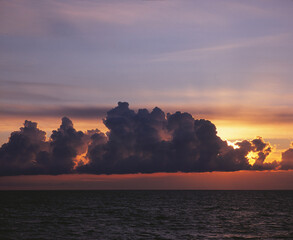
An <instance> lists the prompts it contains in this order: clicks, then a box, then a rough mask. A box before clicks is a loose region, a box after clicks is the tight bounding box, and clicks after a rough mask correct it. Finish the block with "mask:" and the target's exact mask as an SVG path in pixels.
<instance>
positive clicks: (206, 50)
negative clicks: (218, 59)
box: [151, 33, 290, 62]
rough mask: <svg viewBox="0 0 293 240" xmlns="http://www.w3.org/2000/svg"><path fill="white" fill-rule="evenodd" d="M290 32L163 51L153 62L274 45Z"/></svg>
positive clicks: (200, 57) (201, 56)
mask: <svg viewBox="0 0 293 240" xmlns="http://www.w3.org/2000/svg"><path fill="white" fill-rule="evenodd" d="M289 36H290V34H287V33H283V34H278V35H267V36H261V37H253V38H248V39H238V40H237V41H234V42H230V43H223V44H220V45H214V46H206V47H200V48H192V49H186V50H179V51H173V52H169V53H162V54H160V55H158V56H156V57H155V58H154V59H152V60H151V61H152V62H166V61H176V62H178V61H194V60H198V59H202V58H203V57H206V56H207V55H208V54H216V53H222V54H223V53H224V54H227V51H230V50H235V49H239V48H250V47H254V46H263V45H266V44H267V45H269V46H270V45H274V44H276V42H280V41H282V40H284V39H285V38H288V37H289Z"/></svg>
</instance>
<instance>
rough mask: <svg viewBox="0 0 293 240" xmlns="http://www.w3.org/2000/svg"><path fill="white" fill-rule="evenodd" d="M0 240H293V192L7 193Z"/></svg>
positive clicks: (2, 199) (3, 195) (1, 208)
mask: <svg viewBox="0 0 293 240" xmlns="http://www.w3.org/2000/svg"><path fill="white" fill-rule="evenodd" d="M0 194H1V196H0V204H1V205H0V239H1V240H2V239H3V240H4V239H293V191H0Z"/></svg>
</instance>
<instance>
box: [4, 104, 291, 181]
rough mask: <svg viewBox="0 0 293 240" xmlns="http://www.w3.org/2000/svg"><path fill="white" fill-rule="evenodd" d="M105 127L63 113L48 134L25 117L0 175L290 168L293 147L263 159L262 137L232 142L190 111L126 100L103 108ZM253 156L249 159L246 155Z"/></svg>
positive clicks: (266, 151) (13, 136)
mask: <svg viewBox="0 0 293 240" xmlns="http://www.w3.org/2000/svg"><path fill="white" fill-rule="evenodd" d="M104 124H105V126H106V127H107V128H108V129H109V132H108V133H107V134H106V135H105V134H104V133H102V132H101V131H99V130H98V129H95V130H88V131H86V132H81V131H77V130H76V129H75V128H74V126H73V123H72V121H71V120H70V119H69V118H67V117H63V118H62V124H61V125H60V128H59V129H58V130H54V131H53V132H52V135H51V137H50V139H49V140H46V133H45V132H44V131H42V130H40V129H38V127H37V123H35V122H31V121H27V120H26V121H25V123H24V127H22V128H20V131H15V132H13V133H11V136H10V139H9V141H8V142H7V143H5V144H3V145H2V147H1V148H0V166H1V168H0V169H1V170H0V175H2V176H10V175H36V174H49V175H58V174H70V173H90V174H135V173H156V172H212V171H239V170H260V171H261V170H276V169H284V170H288V169H292V167H293V164H292V161H293V159H292V149H291V148H290V149H288V150H286V151H285V152H284V153H283V155H282V157H283V158H282V160H281V161H280V162H276V161H273V162H266V158H267V157H268V156H269V154H270V153H271V151H272V147H271V145H270V144H269V143H267V142H265V141H264V140H263V139H262V138H261V137H257V138H255V139H253V140H243V141H238V142H236V143H234V145H233V146H234V147H232V146H231V144H229V143H228V142H227V141H223V140H222V139H221V138H220V137H218V136H217V131H216V127H215V125H214V124H213V123H211V122H210V121H208V120H204V119H200V120H195V119H194V118H193V117H192V116H191V115H190V114H189V113H186V112H185V113H181V112H176V113H174V114H167V116H166V115H165V113H164V112H163V111H162V110H161V109H159V108H157V107H156V108H154V109H153V110H152V111H151V112H149V111H148V110H147V109H139V110H138V111H137V112H135V111H133V110H131V109H129V104H128V103H127V102H119V103H118V106H117V107H115V108H113V109H111V110H110V111H108V112H107V115H106V118H105V119H104ZM249 154H250V155H252V156H253V162H251V161H249V159H248V156H249Z"/></svg>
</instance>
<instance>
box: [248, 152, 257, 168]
mask: <svg viewBox="0 0 293 240" xmlns="http://www.w3.org/2000/svg"><path fill="white" fill-rule="evenodd" d="M246 157H247V159H248V162H249V164H250V165H253V164H254V163H255V161H256V159H258V154H257V153H256V152H253V151H250V152H249V153H248V154H247V155H246Z"/></svg>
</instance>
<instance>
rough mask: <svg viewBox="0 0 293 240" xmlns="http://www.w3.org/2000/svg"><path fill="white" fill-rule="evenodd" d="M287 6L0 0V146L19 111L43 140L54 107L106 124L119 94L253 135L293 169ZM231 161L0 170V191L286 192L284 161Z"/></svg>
mask: <svg viewBox="0 0 293 240" xmlns="http://www.w3.org/2000/svg"><path fill="white" fill-rule="evenodd" d="M292 12H293V1H290V0H282V1H278V0H247V1H240V0H233V1H232V0H231V1H229V0H220V1H217V0H202V1H199V0H198V1H196V0H195V1H183V2H182V1H171V0H170V1H168V0H165V1H164V0H162V1H160V0H158V1H156V0H153V1H152V0H149V1H148V0H145V1H102V0H101V1H91V0H88V1H75V0H70V1H69V0H67V1H66V0H63V1H53V0H52V1H51V0H50V1H37V0H35V1H33V0H27V1H20V0H19V1H16V0H9V1H8V0H2V1H0V73H1V76H0V145H2V144H4V143H6V142H8V139H9V137H10V134H11V132H13V131H18V130H19V128H20V127H22V126H23V123H24V121H25V120H29V121H33V122H37V123H38V128H39V129H41V130H43V131H45V132H46V133H47V141H50V139H49V137H50V136H51V134H52V130H57V129H58V128H59V126H60V124H61V118H62V117H64V116H66V117H68V118H70V119H71V120H72V122H73V124H74V128H75V129H76V130H77V131H83V132H85V131H86V130H90V129H96V128H98V129H99V130H101V131H102V132H107V131H108V130H109V129H107V127H106V126H105V125H104V124H103V119H105V117H106V114H107V112H108V111H109V110H111V109H113V108H115V107H116V106H117V103H118V102H119V101H120V102H128V103H129V108H130V109H133V110H135V111H137V110H138V109H140V108H147V109H148V110H149V111H152V109H153V108H154V107H159V108H160V109H162V110H163V111H164V113H166V114H167V113H171V114H174V113H175V112H176V111H181V112H188V113H190V114H191V115H192V117H193V118H194V119H207V120H210V121H211V122H212V123H213V124H215V126H216V128H217V132H218V136H219V137H220V138H221V139H222V140H223V141H225V140H229V141H230V142H235V141H236V140H237V141H238V142H240V141H243V140H248V141H252V140H253V139H259V138H258V137H262V139H263V140H262V141H263V142H265V143H267V144H268V145H267V146H270V147H271V150H270V153H269V155H268V156H267V157H266V162H267V163H272V162H273V161H275V160H276V161H281V160H282V153H284V152H285V151H287V153H288V154H287V155H286V156H285V157H286V161H288V162H289V161H291V162H290V164H291V165H290V164H289V165H290V166H292V168H291V169H293V150H292V145H291V142H293V94H292V89H293V80H292V78H293V69H292V66H293V44H292V43H293V17H292ZM117 111H118V110H117ZM109 119H110V117H109ZM110 120H111V119H110ZM110 120H109V121H110ZM109 124H110V123H109ZM160 131H161V130H160ZM174 131H175V130H174ZM229 144H230V143H229ZM290 147H291V150H292V151H291V150H290V149H289V148H290ZM288 149H289V150H288ZM3 151H4V150H3ZM261 151H263V152H264V153H265V150H261ZM3 156H4V155H3ZM0 158H1V152H0ZM0 162H1V159H0ZM0 167H1V164H0ZM237 169H238V168H237ZM240 170H241V171H236V172H233V171H232V172H225V171H220V172H206V173H205V172H202V173H192V172H193V171H192V170H190V171H191V173H156V171H154V173H151V174H129V172H125V173H126V175H119V174H115V175H109V176H108V175H92V174H89V172H85V173H86V174H68V175H64V174H63V173H62V174H63V175H58V176H48V175H43V176H38V175H37V176H4V177H0V189H38V188H43V189H62V188H65V189H80V188H81V189H108V188H109V189H137V188H139V189H145V188H147V189H152V188H160V189H170V188H171V189H172V188H173V189H174V188H175V189H293V184H290V182H291V183H292V182H293V171H292V170H290V168H289V170H287V169H284V168H283V169H282V170H280V168H278V167H277V168H274V169H273V170H264V171H256V170H255V169H254V170H247V168H241V169H240ZM205 171H206V170H205ZM207 171H209V169H208V170H207ZM211 171H214V169H211ZM166 172H168V171H166ZM4 175H5V174H4ZM17 175H18V174H17ZM35 182H38V183H39V184H36V183H35ZM232 183H234V185H233V184H232Z"/></svg>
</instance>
